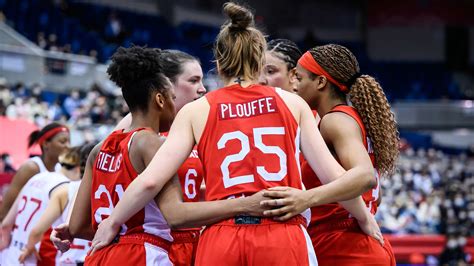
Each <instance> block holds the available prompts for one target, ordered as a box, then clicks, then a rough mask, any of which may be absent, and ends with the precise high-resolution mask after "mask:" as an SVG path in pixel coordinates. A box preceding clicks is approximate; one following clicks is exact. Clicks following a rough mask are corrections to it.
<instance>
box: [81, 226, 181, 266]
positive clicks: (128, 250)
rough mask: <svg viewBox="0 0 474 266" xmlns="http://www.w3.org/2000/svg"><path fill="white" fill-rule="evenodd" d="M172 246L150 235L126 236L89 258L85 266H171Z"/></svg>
mask: <svg viewBox="0 0 474 266" xmlns="http://www.w3.org/2000/svg"><path fill="white" fill-rule="evenodd" d="M170 245H171V243H170V242H168V241H166V240H164V239H162V238H159V237H157V236H153V235H149V234H143V233H140V234H130V235H125V236H121V237H120V239H119V241H118V243H115V244H112V245H110V246H107V247H105V248H103V249H101V250H99V251H96V252H95V253H94V254H93V255H92V256H87V257H86V261H85V262H84V265H132V266H149V265H160V266H170V265H172V264H171V261H170V260H169V258H168V250H169V247H170Z"/></svg>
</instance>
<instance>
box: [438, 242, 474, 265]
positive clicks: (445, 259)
mask: <svg viewBox="0 0 474 266" xmlns="http://www.w3.org/2000/svg"><path fill="white" fill-rule="evenodd" d="M465 245H466V237H464V236H462V235H460V236H456V235H448V236H447V241H446V246H445V248H444V250H443V252H442V253H441V255H440V257H439V263H440V265H449V266H451V265H453V266H458V265H467V261H468V255H467V254H466V253H465V252H464V246H465Z"/></svg>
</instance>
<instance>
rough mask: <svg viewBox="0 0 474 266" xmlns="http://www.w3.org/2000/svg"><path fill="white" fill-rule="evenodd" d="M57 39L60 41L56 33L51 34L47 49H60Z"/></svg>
mask: <svg viewBox="0 0 474 266" xmlns="http://www.w3.org/2000/svg"><path fill="white" fill-rule="evenodd" d="M57 41H58V37H57V36H56V34H50V35H49V36H48V44H47V46H46V49H47V50H50V51H58V50H59V48H58V43H57Z"/></svg>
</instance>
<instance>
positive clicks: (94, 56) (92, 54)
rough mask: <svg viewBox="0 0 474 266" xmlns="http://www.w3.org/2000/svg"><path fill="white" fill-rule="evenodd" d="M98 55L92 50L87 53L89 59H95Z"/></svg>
mask: <svg viewBox="0 0 474 266" xmlns="http://www.w3.org/2000/svg"><path fill="white" fill-rule="evenodd" d="M98 55H99V54H98V53H97V50H94V49H92V50H90V51H89V56H90V57H93V58H95V59H97V56H98Z"/></svg>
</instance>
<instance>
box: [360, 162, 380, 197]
mask: <svg viewBox="0 0 474 266" xmlns="http://www.w3.org/2000/svg"><path fill="white" fill-rule="evenodd" d="M360 171H361V173H360V175H361V180H362V187H363V192H365V191H367V190H369V189H372V188H373V187H374V186H376V185H377V180H376V179H375V171H374V169H373V168H372V167H364V168H362V169H361V170H360Z"/></svg>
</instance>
